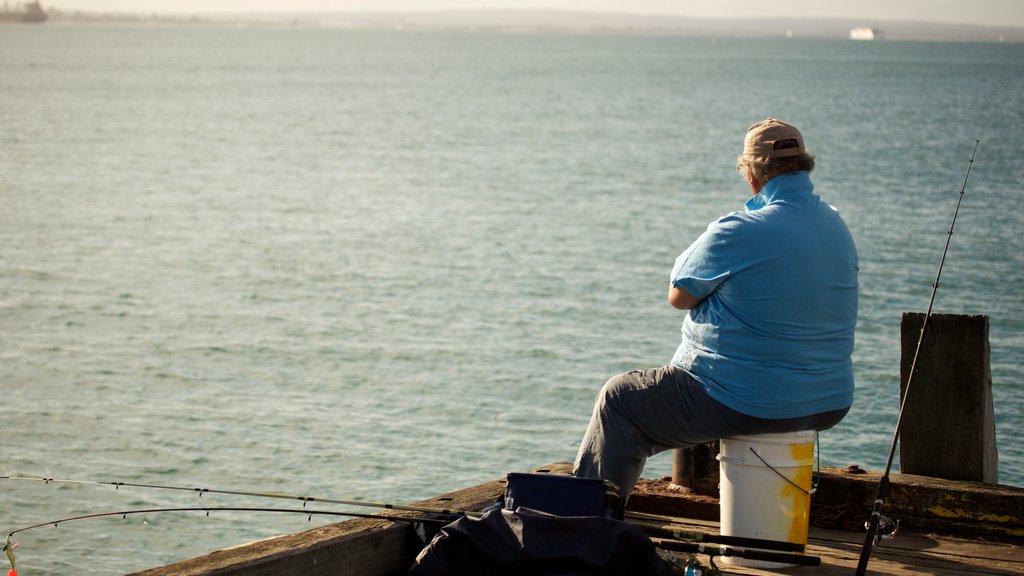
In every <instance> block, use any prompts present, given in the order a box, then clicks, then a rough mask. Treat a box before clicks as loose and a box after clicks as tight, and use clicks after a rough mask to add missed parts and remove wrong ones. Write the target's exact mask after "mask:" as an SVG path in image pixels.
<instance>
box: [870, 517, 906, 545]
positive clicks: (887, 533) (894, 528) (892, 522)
mask: <svg viewBox="0 0 1024 576" xmlns="http://www.w3.org/2000/svg"><path fill="white" fill-rule="evenodd" d="M864 529H865V530H867V531H869V532H870V531H871V521H870V520H868V521H866V522H864ZM899 531H900V519H899V518H896V519H893V518H889V517H888V516H885V515H884V514H879V515H878V532H877V533H875V535H874V540H875V545H876V546H877V545H878V544H880V543H881V542H882V540H895V539H896V533H897V532H899Z"/></svg>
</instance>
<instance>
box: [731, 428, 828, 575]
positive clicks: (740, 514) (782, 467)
mask: <svg viewBox="0 0 1024 576" xmlns="http://www.w3.org/2000/svg"><path fill="white" fill-rule="evenodd" d="M814 434H815V432H814V430H805V431H802V432H787V433H784V434H760V435H757V436H736V437H734V438H722V440H721V448H720V453H719V455H718V461H719V467H720V471H721V475H720V476H721V479H720V486H719V508H720V512H721V531H722V534H723V535H726V536H742V537H745V538H760V539H764V540H777V541H783V542H792V543H794V544H804V545H806V544H807V529H808V526H809V523H810V511H811V495H810V490H811V482H812V478H811V476H812V474H813V473H814ZM766 463H767V464H766ZM773 469H774V470H773ZM780 475H781V476H780ZM782 476H785V478H786V479H788V481H787V480H786V479H784V478H782ZM721 561H722V562H725V563H729V564H734V565H737V566H748V567H752V568H781V567H785V566H792V564H781V563H778V562H767V561H761V560H748V559H745V558H738V557H735V556H726V557H723V558H721Z"/></svg>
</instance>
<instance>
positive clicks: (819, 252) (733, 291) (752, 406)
mask: <svg viewBox="0 0 1024 576" xmlns="http://www.w3.org/2000/svg"><path fill="white" fill-rule="evenodd" d="M857 270H858V261H857V248H856V246H855V245H854V242H853V237H852V236H851V235H850V231H849V229H848V228H847V226H846V223H845V222H844V221H843V219H842V218H841V217H840V216H839V212H838V211H836V209H835V208H833V207H832V206H830V205H828V204H827V203H825V202H823V201H822V200H821V198H819V197H818V196H817V195H816V194H815V193H814V185H813V184H812V183H811V179H810V175H809V174H808V173H807V172H792V173H789V174H783V175H780V176H776V177H775V178H773V179H771V180H769V181H768V183H767V184H766V185H765V186H764V188H763V189H762V190H761V192H760V193H759V194H757V195H755V196H754V197H753V198H751V199H750V200H749V201H748V202H747V203H746V205H745V209H744V210H743V211H741V212H733V213H731V214H728V215H726V216H724V217H722V218H719V219H718V220H716V221H714V222H712V223H711V224H710V225H708V228H707V230H706V231H705V232H704V233H703V234H701V235H700V237H699V238H697V240H696V241H695V242H694V243H693V244H692V245H691V246H690V247H689V248H687V249H686V251H685V252H683V253H682V254H681V255H680V256H679V258H677V259H676V263H675V266H674V267H673V269H672V277H671V281H672V285H673V286H675V287H677V288H681V289H683V290H686V291H687V292H689V293H690V294H692V295H693V296H696V297H698V298H701V299H703V300H702V301H701V303H700V304H698V305H697V306H696V307H695V308H694V309H692V310H690V311H689V313H688V314H687V316H686V319H685V320H684V322H683V327H682V332H683V339H682V343H681V344H680V345H679V348H678V349H677V350H676V353H675V356H674V357H673V358H672V364H673V365H675V366H677V367H680V368H683V369H685V370H687V371H688V372H690V373H691V374H692V375H693V376H694V377H695V378H696V379H697V380H698V381H699V382H701V383H702V384H703V385H704V388H705V389H706V390H707V392H708V394H709V395H710V396H711V397H712V398H714V399H715V400H718V401H719V402H721V403H723V404H725V405H726V406H728V407H730V408H732V409H733V410H736V411H738V412H742V413H744V414H747V415H749V416H755V417H759V418H773V419H774V418H798V417H801V416H807V415H811V414H817V413H821V412H828V411H831V410H841V409H843V408H847V407H849V406H850V405H851V404H852V403H853V364H852V362H851V359H850V355H851V354H852V353H853V332H854V327H855V326H856V323H857Z"/></svg>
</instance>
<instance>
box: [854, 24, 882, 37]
mask: <svg viewBox="0 0 1024 576" xmlns="http://www.w3.org/2000/svg"><path fill="white" fill-rule="evenodd" d="M850 40H885V32H882V31H881V30H879V29H878V28H867V27H859V28H853V29H851V30H850Z"/></svg>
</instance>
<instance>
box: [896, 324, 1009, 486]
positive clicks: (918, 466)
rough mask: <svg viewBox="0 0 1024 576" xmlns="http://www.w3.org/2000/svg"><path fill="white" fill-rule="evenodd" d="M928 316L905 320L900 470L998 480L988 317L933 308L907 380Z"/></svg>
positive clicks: (929, 474)
mask: <svg viewBox="0 0 1024 576" xmlns="http://www.w3.org/2000/svg"><path fill="white" fill-rule="evenodd" d="M924 317H925V315H924V314H922V313H919V312H906V313H904V314H903V321H902V323H901V347H902V354H901V359H900V401H901V402H902V400H903V398H904V396H906V397H907V402H906V406H905V408H904V413H903V421H902V423H901V426H900V471H901V472H903V473H905V474H918V475H921V476H930V477H932V478H945V479H948V480H968V481H975V482H987V483H993V484H994V483H996V482H998V466H997V459H998V455H997V451H996V431H995V413H994V410H993V406H992V371H991V367H990V364H989V342H988V317H987V316H979V315H960V314H932V315H931V316H930V317H929V319H928V325H927V327H926V330H925V335H924V340H923V341H922V342H921V352H920V356H919V357H918V360H917V373H916V374H915V375H914V377H913V380H912V381H911V385H910V391H909V393H908V392H907V379H908V377H909V376H910V367H911V363H912V362H913V357H914V352H915V350H916V348H917V342H918V339H919V337H920V334H921V324H922V322H923V321H924Z"/></svg>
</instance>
